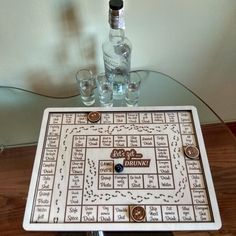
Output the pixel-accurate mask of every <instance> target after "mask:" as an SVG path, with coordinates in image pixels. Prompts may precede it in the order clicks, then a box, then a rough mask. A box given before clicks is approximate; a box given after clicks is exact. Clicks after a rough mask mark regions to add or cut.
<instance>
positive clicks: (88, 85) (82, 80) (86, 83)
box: [76, 69, 96, 106]
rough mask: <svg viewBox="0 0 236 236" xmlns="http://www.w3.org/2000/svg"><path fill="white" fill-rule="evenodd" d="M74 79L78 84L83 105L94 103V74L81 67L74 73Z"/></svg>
mask: <svg viewBox="0 0 236 236" xmlns="http://www.w3.org/2000/svg"><path fill="white" fill-rule="evenodd" d="M76 80H77V82H78V85H79V91H80V96H81V99H82V102H83V104H84V105H85V106H92V105H93V104H94V103H95V91H94V90H95V85H96V82H95V76H94V75H93V73H92V71H90V70H87V69H81V70H79V71H78V72H77V73H76Z"/></svg>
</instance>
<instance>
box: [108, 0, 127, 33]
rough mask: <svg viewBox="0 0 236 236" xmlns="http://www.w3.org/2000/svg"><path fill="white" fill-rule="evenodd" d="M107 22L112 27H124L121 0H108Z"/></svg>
mask: <svg viewBox="0 0 236 236" xmlns="http://www.w3.org/2000/svg"><path fill="white" fill-rule="evenodd" d="M109 6H110V9H109V24H110V26H111V28H112V29H124V28H125V20H124V10H123V1H122V0H111V1H110V2H109Z"/></svg>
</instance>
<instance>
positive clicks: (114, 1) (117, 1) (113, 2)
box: [109, 0, 123, 11]
mask: <svg viewBox="0 0 236 236" xmlns="http://www.w3.org/2000/svg"><path fill="white" fill-rule="evenodd" d="M109 6H110V9H111V10H116V11H118V10H120V9H122V8H123V1H122V0H110V2H109Z"/></svg>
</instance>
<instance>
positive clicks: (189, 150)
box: [184, 145, 199, 159]
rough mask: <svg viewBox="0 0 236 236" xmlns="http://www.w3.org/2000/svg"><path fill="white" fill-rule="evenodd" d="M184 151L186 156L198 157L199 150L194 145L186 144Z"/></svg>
mask: <svg viewBox="0 0 236 236" xmlns="http://www.w3.org/2000/svg"><path fill="white" fill-rule="evenodd" d="M184 153H185V155H186V156H187V157H189V158H192V159H195V158H198V157H199V150H198V148H197V147H196V146H194V145H188V146H186V147H185V148H184Z"/></svg>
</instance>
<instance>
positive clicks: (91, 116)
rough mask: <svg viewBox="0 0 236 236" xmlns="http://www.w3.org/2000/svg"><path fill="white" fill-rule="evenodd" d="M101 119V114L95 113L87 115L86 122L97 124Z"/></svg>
mask: <svg viewBox="0 0 236 236" xmlns="http://www.w3.org/2000/svg"><path fill="white" fill-rule="evenodd" d="M100 119H101V114H100V113H99V112H97V111H93V112H90V113H89V114H88V120H89V121H90V122H92V123H95V122H98V121H99V120H100Z"/></svg>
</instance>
